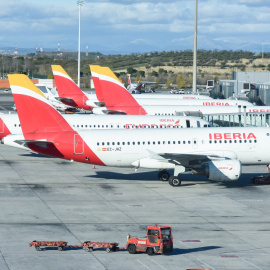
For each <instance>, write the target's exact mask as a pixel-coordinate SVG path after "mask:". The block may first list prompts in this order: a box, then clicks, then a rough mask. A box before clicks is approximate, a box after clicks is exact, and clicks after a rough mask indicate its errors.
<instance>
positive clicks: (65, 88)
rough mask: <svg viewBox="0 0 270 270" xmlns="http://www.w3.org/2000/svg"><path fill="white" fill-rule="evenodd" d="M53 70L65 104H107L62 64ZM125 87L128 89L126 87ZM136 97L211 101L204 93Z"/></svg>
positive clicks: (170, 100) (95, 105) (172, 102)
mask: <svg viewBox="0 0 270 270" xmlns="http://www.w3.org/2000/svg"><path fill="white" fill-rule="evenodd" d="M52 71H53V75H54V79H55V84H56V86H57V91H58V95H59V97H56V98H57V99H58V100H60V101H62V102H63V103H64V104H65V105H68V106H73V107H75V108H80V109H84V110H92V108H95V107H104V106H105V104H104V102H102V101H101V100H103V98H102V96H99V95H98V94H97V95H93V94H87V93H85V92H83V91H82V90H81V89H80V88H79V87H78V86H77V85H76V84H75V82H74V81H73V80H72V79H71V77H70V76H69V75H68V74H67V72H66V71H65V70H64V69H63V68H62V67H61V66H60V65H52ZM115 78H116V77H115ZM116 79H117V78H116ZM117 80H118V79H117ZM118 81H119V80H118ZM119 83H120V81H119ZM95 86H96V85H95ZM123 87H124V86H123ZM124 89H125V90H126V88H125V87H124ZM126 91H127V90H126ZM127 92H128V91H127ZM134 98H135V100H140V99H142V100H147V99H148V101H144V102H143V103H147V104H148V103H150V100H155V99H157V101H153V102H154V103H155V104H156V103H158V104H159V103H160V101H158V99H162V100H163V101H162V104H163V103H164V102H165V101H166V102H168V103H169V104H176V103H177V101H179V102H180V100H196V99H207V101H208V102H210V100H209V99H210V97H207V96H202V95H177V96H175V95H159V94H154V95H147V94H146V95H136V97H134ZM212 101H213V100H212ZM151 103H152V102H151ZM223 103H224V102H223ZM224 104H225V103H224ZM207 105H213V104H210V103H208V104H207ZM220 105H221V103H220Z"/></svg>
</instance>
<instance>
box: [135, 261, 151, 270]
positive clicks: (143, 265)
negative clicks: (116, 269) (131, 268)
mask: <svg viewBox="0 0 270 270" xmlns="http://www.w3.org/2000/svg"><path fill="white" fill-rule="evenodd" d="M137 262H138V263H140V264H141V265H143V266H145V267H146V268H147V269H149V270H151V268H149V267H148V266H147V265H145V264H144V263H142V262H141V261H139V260H137Z"/></svg>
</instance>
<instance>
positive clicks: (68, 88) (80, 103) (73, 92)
mask: <svg viewBox="0 0 270 270" xmlns="http://www.w3.org/2000/svg"><path fill="white" fill-rule="evenodd" d="M54 79H55V83H56V86H57V91H58V95H59V97H63V98H70V99H72V100H73V102H71V103H70V102H65V101H63V103H64V104H66V105H68V106H72V107H76V108H82V109H85V110H92V109H93V107H91V106H87V105H85V102H86V101H87V100H88V97H87V96H86V95H85V94H84V93H83V92H82V90H81V89H80V88H79V87H78V86H77V85H76V84H75V83H74V82H73V81H70V80H69V79H66V78H64V77H62V76H58V75H54Z"/></svg>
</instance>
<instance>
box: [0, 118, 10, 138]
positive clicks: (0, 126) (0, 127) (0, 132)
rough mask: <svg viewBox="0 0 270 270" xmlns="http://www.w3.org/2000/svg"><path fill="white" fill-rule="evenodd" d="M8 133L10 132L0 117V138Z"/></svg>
mask: <svg viewBox="0 0 270 270" xmlns="http://www.w3.org/2000/svg"><path fill="white" fill-rule="evenodd" d="M9 134H11V132H10V130H9V129H8V127H7V126H6V124H5V122H4V121H3V119H2V118H1V117H0V140H1V139H2V138H4V137H5V136H7V135H9Z"/></svg>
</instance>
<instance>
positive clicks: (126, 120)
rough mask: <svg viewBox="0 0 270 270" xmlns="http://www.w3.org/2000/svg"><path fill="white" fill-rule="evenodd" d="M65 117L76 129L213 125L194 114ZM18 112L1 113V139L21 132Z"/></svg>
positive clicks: (65, 115) (68, 115)
mask: <svg viewBox="0 0 270 270" xmlns="http://www.w3.org/2000/svg"><path fill="white" fill-rule="evenodd" d="M62 116H63V118H64V119H65V120H66V121H67V122H68V123H69V124H70V125H71V126H72V127H73V128H74V129H75V130H78V129H84V130H91V129H138V128H155V129H158V128H193V127H211V126H212V125H211V124H210V123H209V122H208V121H206V120H204V119H201V118H198V117H192V116H157V115H156V116H155V115H149V116H148V115H121V116H119V115H94V114H91V115H90V114H72V115H71V114H63V115H62ZM21 133H22V129H21V124H20V120H19V117H18V115H17V114H15V113H14V114H0V139H2V138H3V137H5V136H7V135H9V134H21Z"/></svg>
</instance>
